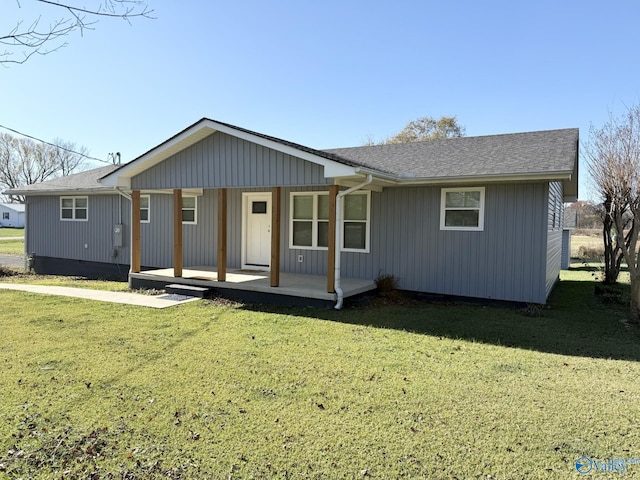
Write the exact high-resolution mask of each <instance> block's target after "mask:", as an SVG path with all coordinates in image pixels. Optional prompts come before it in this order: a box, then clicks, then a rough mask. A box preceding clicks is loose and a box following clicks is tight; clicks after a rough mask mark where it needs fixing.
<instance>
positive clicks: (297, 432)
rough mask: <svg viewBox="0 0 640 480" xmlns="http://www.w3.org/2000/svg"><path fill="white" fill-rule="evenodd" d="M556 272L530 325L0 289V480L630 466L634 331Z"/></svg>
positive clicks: (476, 472)
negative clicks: (583, 461)
mask: <svg viewBox="0 0 640 480" xmlns="http://www.w3.org/2000/svg"><path fill="white" fill-rule="evenodd" d="M563 275H564V277H565V278H566V279H565V280H564V281H563V282H561V284H560V285H559V286H558V287H557V288H556V290H555V291H554V293H553V294H552V298H551V302H550V307H548V308H543V309H533V308H532V309H529V310H528V313H530V314H534V316H526V315H524V314H523V312H522V311H520V310H515V309H505V308H496V307H488V306H475V305H435V304H434V305H427V304H420V305H418V304H408V305H399V306H380V307H367V308H365V307H361V308H357V309H345V310H343V311H339V312H338V311H334V310H318V309H284V308H266V307H257V306H243V305H238V304H233V303H229V302H219V303H212V302H205V301H203V302H194V303H190V304H185V305H181V306H179V307H175V308H171V309H165V310H151V309H144V308H137V307H128V306H122V305H115V304H106V303H98V302H89V301H83V300H78V299H69V298H62V297H48V296H36V295H32V294H27V293H20V292H9V291H0V300H2V303H3V304H4V305H11V308H10V309H5V310H4V311H3V313H1V314H0V319H1V320H0V321H1V323H0V325H1V327H2V332H3V334H2V335H1V336H0V363H1V365H2V372H3V373H2V376H0V389H1V391H2V402H0V420H1V421H0V477H2V475H5V476H7V477H8V478H62V477H64V478H127V479H133V478H172V479H174V478H183V479H187V478H188V479H191V478H193V479H201V478H215V479H217V478H319V479H320V478H384V479H387V478H402V477H404V478H464V479H466V478H484V479H491V478H493V479H512V478H527V479H536V478H540V479H548V478H568V477H575V476H579V475H578V474H577V472H576V469H575V461H576V459H578V457H580V456H582V455H587V456H590V457H592V458H597V459H609V458H634V457H635V458H638V457H640V429H638V423H637V420H638V418H640V382H638V378H640V336H639V334H638V330H637V328H635V327H630V326H628V325H626V324H625V323H624V321H623V320H624V318H625V306H624V305H621V304H616V303H609V304H604V303H602V302H601V301H600V300H599V299H597V298H596V297H594V295H593V287H594V285H593V283H592V282H589V281H585V280H588V279H590V278H591V277H590V275H589V272H581V271H572V272H567V273H566V274H564V273H563ZM625 288H626V289H628V287H625ZM623 293H625V292H623ZM634 472H635V475H640V465H629V467H628V472H627V473H628V474H630V475H632V476H633V475H634ZM602 475H603V474H595V473H594V474H593V476H594V477H600V478H604V477H603V476H602Z"/></svg>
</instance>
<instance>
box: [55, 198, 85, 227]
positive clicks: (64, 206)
mask: <svg viewBox="0 0 640 480" xmlns="http://www.w3.org/2000/svg"><path fill="white" fill-rule="evenodd" d="M88 219H89V199H88V197H60V220H67V221H74V220H77V221H87V220H88Z"/></svg>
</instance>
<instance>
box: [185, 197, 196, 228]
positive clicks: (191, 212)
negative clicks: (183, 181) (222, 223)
mask: <svg viewBox="0 0 640 480" xmlns="http://www.w3.org/2000/svg"><path fill="white" fill-rule="evenodd" d="M197 207H198V202H197V201H196V197H182V223H188V224H196V223H198V222H197V218H198V215H197V212H198V208H197Z"/></svg>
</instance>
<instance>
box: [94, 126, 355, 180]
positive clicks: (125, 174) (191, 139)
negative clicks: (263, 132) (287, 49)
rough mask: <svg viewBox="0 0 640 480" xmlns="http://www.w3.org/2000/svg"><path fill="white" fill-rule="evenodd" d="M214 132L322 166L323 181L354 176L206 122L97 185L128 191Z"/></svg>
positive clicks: (346, 168) (310, 155)
mask: <svg viewBox="0 0 640 480" xmlns="http://www.w3.org/2000/svg"><path fill="white" fill-rule="evenodd" d="M216 131H219V132H222V133H226V134H228V135H231V136H233V137H236V138H240V139H242V140H246V141H248V142H252V143H255V144H257V145H261V146H263V147H267V148H271V149H273V150H276V151H279V152H282V153H285V154H287V155H291V156H293V157H297V158H301V159H303V160H307V161H309V162H312V163H315V164H318V165H321V166H323V167H324V176H325V178H332V177H340V176H350V175H355V167H351V166H349V165H344V164H342V163H339V162H335V161H333V160H329V159H327V158H324V157H321V156H319V155H315V154H313V153H310V152H305V151H303V150H298V149H297V148H295V147H292V146H289V145H284V144H282V143H279V142H276V141H274V140H270V139H268V138H264V137H261V136H259V135H254V134H252V133H249V132H245V131H242V130H237V129H235V128H232V127H229V126H227V125H222V124H219V123H217V122H214V121H213V120H208V119H205V120H202V121H201V122H198V123H197V124H196V125H194V126H193V127H191V128H189V129H187V130H185V131H184V132H182V133H180V134H179V135H177V136H175V137H173V138H171V139H170V140H167V141H166V142H165V143H163V144H161V145H159V146H158V147H156V148H154V149H152V150H150V151H149V152H147V153H146V154H144V155H142V156H141V157H138V158H137V159H135V160H133V161H132V162H131V163H129V164H126V165H124V166H122V167H121V168H119V169H118V170H116V171H115V172H113V173H111V174H109V175H107V176H105V177H104V178H102V179H101V180H100V183H102V184H103V185H105V186H106V185H108V186H118V187H121V188H130V186H131V178H132V177H134V176H135V175H137V174H139V173H141V172H143V171H144V170H147V169H149V168H151V167H153V166H154V165H157V164H158V163H160V162H162V161H163V160H166V159H167V158H169V157H170V156H172V155H174V154H176V153H178V152H179V151H181V150H184V149H186V148H188V147H190V146H191V145H193V144H195V143H197V142H199V141H200V140H202V139H203V138H205V137H208V136H209V135H211V134H213V133H215V132H216Z"/></svg>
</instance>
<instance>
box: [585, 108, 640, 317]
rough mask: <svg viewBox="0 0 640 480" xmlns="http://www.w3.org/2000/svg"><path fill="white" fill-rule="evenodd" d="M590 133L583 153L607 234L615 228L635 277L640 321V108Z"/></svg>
mask: <svg viewBox="0 0 640 480" xmlns="http://www.w3.org/2000/svg"><path fill="white" fill-rule="evenodd" d="M589 133H590V134H589V141H588V142H587V143H586V144H585V145H584V146H583V151H584V153H585V155H586V157H587V163H588V166H589V173H590V174H591V180H592V182H593V184H594V186H595V188H596V189H597V191H598V192H600V194H601V196H602V202H603V206H604V208H605V223H604V229H605V231H604V234H605V235H606V234H607V232H606V230H607V229H609V230H611V229H612V228H613V227H615V229H616V235H615V238H616V240H615V248H616V249H619V250H620V251H621V252H622V255H623V257H624V260H625V261H626V263H627V267H628V269H629V275H630V277H631V291H632V293H631V316H632V318H633V319H634V320H635V321H640V256H639V255H638V237H639V234H640V105H637V106H634V107H631V108H629V109H628V111H627V113H626V114H625V115H624V116H622V117H621V118H613V117H612V116H611V117H610V118H609V121H608V122H607V123H605V125H604V126H603V127H602V128H599V129H596V128H594V127H593V126H592V127H591V130H590V132H589ZM609 235H611V233H610V231H609ZM605 248H607V242H605Z"/></svg>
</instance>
